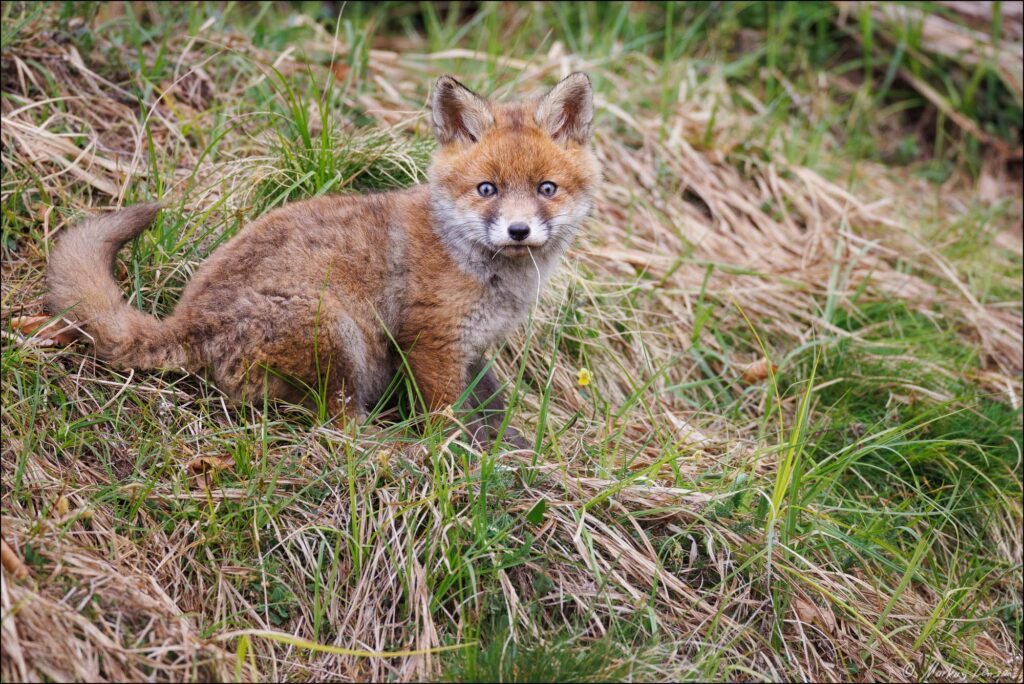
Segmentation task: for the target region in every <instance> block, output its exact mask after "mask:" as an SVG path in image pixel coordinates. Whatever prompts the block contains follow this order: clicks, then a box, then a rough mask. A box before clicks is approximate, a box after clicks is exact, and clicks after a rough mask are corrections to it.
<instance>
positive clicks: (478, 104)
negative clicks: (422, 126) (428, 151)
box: [430, 76, 494, 145]
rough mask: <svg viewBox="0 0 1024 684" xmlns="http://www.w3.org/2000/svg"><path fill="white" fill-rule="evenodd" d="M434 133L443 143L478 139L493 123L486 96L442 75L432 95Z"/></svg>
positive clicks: (431, 107)
mask: <svg viewBox="0 0 1024 684" xmlns="http://www.w3.org/2000/svg"><path fill="white" fill-rule="evenodd" d="M430 109H431V112H430V118H431V121H432V122H433V124H434V135H436V136H437V141H438V142H439V143H441V144H442V145H447V144H449V143H453V142H456V141H463V142H468V143H475V142H476V141H478V140H479V139H480V138H481V137H482V136H483V134H484V131H486V130H487V129H488V128H490V127H491V126H492V125H493V124H494V116H493V115H492V114H491V107H490V105H489V104H487V100H485V99H484V98H482V97H480V96H479V95H477V94H476V93H474V92H473V91H472V90H470V89H469V88H467V87H466V86H464V85H462V84H461V83H459V82H458V81H456V80H455V79H454V78H452V77H451V76H442V77H441V78H439V79H437V83H435V84H434V92H433V93H431V95H430Z"/></svg>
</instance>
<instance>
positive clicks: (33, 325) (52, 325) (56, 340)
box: [11, 314, 82, 347]
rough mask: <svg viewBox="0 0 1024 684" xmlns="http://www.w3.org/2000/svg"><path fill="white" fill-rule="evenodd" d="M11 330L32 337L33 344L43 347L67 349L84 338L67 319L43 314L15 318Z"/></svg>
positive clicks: (12, 320)
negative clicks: (80, 338)
mask: <svg viewBox="0 0 1024 684" xmlns="http://www.w3.org/2000/svg"><path fill="white" fill-rule="evenodd" d="M11 328H12V329H13V330H14V331H15V332H18V333H20V334H22V335H24V336H26V337H32V340H33V343H35V344H38V345H39V346H41V347H66V346H68V345H69V344H71V343H72V342H74V341H75V340H77V339H78V338H79V337H81V336H82V332H81V330H80V329H79V328H78V326H76V325H75V324H74V323H71V322H70V321H68V320H67V319H66V318H56V319H54V318H53V317H52V316H46V315H42V314H38V315H34V316H15V317H14V318H12V319H11Z"/></svg>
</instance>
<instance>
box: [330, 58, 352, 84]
mask: <svg viewBox="0 0 1024 684" xmlns="http://www.w3.org/2000/svg"><path fill="white" fill-rule="evenodd" d="M351 71H352V67H350V66H349V65H347V64H342V63H341V62H334V63H333V64H331V73H332V74H334V80H336V81H337V82H338V83H344V82H345V81H346V80H347V79H348V75H349V73H351Z"/></svg>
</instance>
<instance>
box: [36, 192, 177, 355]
mask: <svg viewBox="0 0 1024 684" xmlns="http://www.w3.org/2000/svg"><path fill="white" fill-rule="evenodd" d="M159 210H160V205H159V204H155V203H154V204H137V205H135V206H133V207H131V208H129V209H124V210H122V211H119V212H117V213H115V214H111V215H108V216H100V217H96V218H91V219H87V220H85V221H83V222H82V223H80V224H78V225H76V226H74V227H73V228H71V229H70V230H68V232H67V234H66V235H64V237H62V238H60V239H59V240H58V241H57V246H56V247H55V248H54V250H53V252H52V253H51V254H50V260H49V264H48V266H47V272H46V280H47V285H48V286H49V294H48V295H47V305H48V306H49V309H50V313H51V314H53V315H58V316H63V317H64V318H67V319H68V320H70V321H73V322H75V323H77V324H78V325H79V326H81V327H82V328H83V329H84V330H85V331H86V332H87V333H88V334H89V335H90V336H91V337H92V338H93V340H94V343H95V345H96V354H97V356H99V357H100V358H103V359H106V360H108V361H111V362H113V363H116V364H118V365H120V366H125V367H129V368H140V369H141V368H176V367H180V366H183V365H185V363H186V354H185V347H184V346H183V345H182V343H181V340H180V336H179V335H178V333H177V332H176V331H175V330H174V328H173V326H172V325H171V324H169V323H167V322H162V321H159V320H157V319H156V318H154V317H153V316H149V315H147V314H144V313H142V312H141V311H139V310H137V309H134V308H132V307H131V306H130V305H129V304H128V302H127V301H125V299H124V297H123V295H122V294H121V291H120V289H119V288H118V286H117V283H116V282H115V281H114V278H113V276H112V275H111V268H112V266H113V261H114V256H115V255H116V254H117V252H118V250H120V249H121V247H122V246H124V244H125V243H126V242H128V241H129V240H131V239H132V238H134V237H135V236H137V235H138V234H139V233H141V232H142V231H144V230H145V229H146V228H148V227H149V226H150V224H152V223H153V219H154V218H155V217H156V214H157V212H158V211H159Z"/></svg>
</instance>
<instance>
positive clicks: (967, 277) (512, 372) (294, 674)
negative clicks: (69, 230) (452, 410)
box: [0, 3, 1024, 681]
mask: <svg viewBox="0 0 1024 684" xmlns="http://www.w3.org/2000/svg"><path fill="white" fill-rule="evenodd" d="M1009 5H1011V3H1004V4H1003V6H1004V9H1008V10H1009V11H1008V13H1007V14H1006V15H1005V16H1003V17H1002V18H999V19H992V18H991V17H988V18H978V17H975V16H973V15H970V14H969V13H967V14H965V12H967V10H964V9H963V8H959V9H958V8H957V7H951V6H950V5H949V4H948V3H946V4H937V3H936V4H930V3H929V4H915V5H899V6H897V9H896V10H892V9H891V8H887V7H886V6H883V5H882V4H880V3H879V4H862V5H858V6H856V7H854V8H853V9H846V8H845V6H843V5H840V4H834V3H728V4H723V3H686V4H685V5H682V4H680V5H675V4H658V3H642V4H628V5H627V4H619V5H615V4H612V3H608V4H604V3H594V4H588V3H577V4H573V5H570V4H559V3H544V4H536V5H528V4H506V3H503V4H477V3H451V4H447V5H440V4H436V3H423V4H402V3H384V4H379V5H368V4H361V3H347V4H345V5H344V7H342V4H341V3H293V4H292V5H282V4H273V5H271V4H262V5H258V6H256V5H247V4H231V3H227V4H222V3H195V4H193V3H176V4H167V3H135V4H130V5H129V4H124V3H81V4H74V3H45V4H44V3H6V4H5V5H4V8H3V17H2V18H3V36H2V38H3V46H4V47H3V52H2V61H3V77H2V84H0V85H2V100H0V104H2V111H3V124H2V127H0V140H2V148H0V155H2V163H3V170H4V173H3V180H2V184H0V210H2V220H0V227H2V239H0V249H2V256H3V260H2V275H3V284H2V291H0V292H2V295H0V304H2V318H3V326H4V333H5V336H4V338H3V347H2V352H0V366H2V375H0V379H2V385H0V399H2V402H3V414H2V422H0V425H2V436H3V447H2V461H0V465H2V488H0V515H2V521H3V539H4V542H5V544H6V545H8V546H9V547H10V549H11V551H12V552H13V556H14V557H15V558H16V559H18V560H19V561H20V563H21V564H22V565H23V567H24V568H25V569H26V570H27V575H26V576H18V575H19V574H21V573H18V572H17V569H18V566H17V565H14V564H13V562H14V561H11V563H12V565H11V566H10V567H9V566H8V561H7V560H5V564H4V574H3V582H2V586H0V599H2V601H0V603H2V628H0V629H2V633H3V640H2V647H0V655H2V660H0V669H2V673H3V679H4V680H5V681H8V680H10V681H14V680H27V679H42V678H46V679H54V680H81V681H98V680H104V681H105V680H124V679H145V680H161V681H163V680H207V679H218V680H255V679H266V680H281V679H288V680H309V679H335V680H337V679H341V680H355V679H359V680H365V679H372V680H377V681H380V680H384V679H387V680H415V679H423V678H432V679H441V680H445V681H478V680H491V681H548V680H559V681H603V680H608V681H612V680H622V679H627V680H645V681H646V680H657V681H679V680H685V681H690V680H711V679H714V680H725V679H730V680H731V679H756V680H794V679H803V680H815V681H820V680H830V681H834V680H845V679H855V678H856V679H885V680H901V681H905V680H937V679H938V680H954V679H956V680H959V679H968V680H987V681H1003V680H1017V679H1019V678H1020V676H1021V644H1022V642H1024V613H1022V608H1021V606H1022V593H1021V584H1022V556H1021V554H1022V546H1021V541H1020V540H1021V529H1022V526H1024V521H1022V517H1024V513H1022V505H1021V497H1022V481H1024V475H1022V458H1021V445H1022V443H1024V435H1022V413H1021V408H1020V407H1021V394H1022V387H1021V371H1022V368H1024V361H1022V357H1021V346H1022V337H1021V334H1022V333H1021V321H1022V306H1021V297H1022V288H1021V272H1022V271H1021V269H1022V261H1021V259H1022V257H1021V234H1020V225H1021V220H1022V215H1024V209H1022V197H1021V192H1020V171H1021V165H1020V159H1021V156H1020V146H1021V125H1022V114H1021V111H1022V105H1021V95H1020V93H1021V88H1020V83H1021V73H1020V70H1021V66H1020V64H1021V62H1020V28H1019V27H1020V20H1019V18H1016V19H1015V18H1014V15H1013V13H1012V7H1009ZM968 29H969V30H970V31H973V32H974V33H969V34H965V32H966V31H967V30H968ZM961 34H965V35H968V36H969V37H970V39H969V40H968V41H967V42H966V43H965V42H963V41H962V40H961V38H959V37H958V36H961ZM1014 60H1016V61H1014ZM570 69H584V70H586V71H588V72H589V73H590V74H591V76H592V78H593V80H594V84H595V88H596V92H597V112H598V121H597V127H596V148H597V150H598V153H599V156H600V158H601V160H602V163H603V165H604V171H605V173H604V175H605V181H604V184H603V187H602V190H601V193H600V195H599V197H598V202H597V208H596V209H595V211H594V214H593V217H592V219H591V220H590V222H589V225H588V228H587V229H586V230H585V231H584V234H583V235H582V236H581V237H580V239H579V240H578V241H577V244H576V245H574V247H573V249H572V250H571V251H570V253H569V256H568V258H567V259H566V262H565V263H564V264H563V266H562V267H561V269H560V270H559V272H558V274H557V276H556V277H555V279H554V282H553V283H552V285H551V286H550V288H549V291H548V292H547V293H546V294H545V296H544V298H543V299H542V302H541V304H540V305H539V307H538V308H537V309H536V311H535V313H534V315H533V318H532V319H531V321H530V323H529V325H528V326H527V327H526V328H525V329H524V330H522V331H520V332H518V333H517V334H516V335H515V336H513V338H512V339H510V340H509V342H508V343H507V344H506V345H505V346H504V347H503V348H502V349H501V350H499V353H498V354H497V357H496V360H495V368H496V370H497V373H498V374H499V376H500V377H503V378H506V379H508V387H507V390H508V391H509V394H510V398H511V404H512V410H511V411H510V414H509V421H510V424H511V425H514V426H515V427H517V428H518V429H520V430H521V431H523V433H524V434H526V435H529V436H530V437H532V442H533V444H534V446H535V448H534V449H533V450H531V451H518V452H509V453H487V452H484V453H479V452H475V451H473V450H472V449H470V448H469V447H468V446H467V445H465V444H463V443H462V441H461V440H460V438H459V437H458V433H457V430H456V426H455V425H453V424H452V423H451V421H450V420H448V418H446V417H445V416H444V415H443V414H441V415H435V416H431V417H423V416H420V415H417V414H416V413H414V412H408V411H406V412H404V413H402V414H401V415H400V416H399V417H398V418H397V419H395V420H393V421H391V422H386V423H384V422H382V423H381V424H380V425H378V428H379V429H378V430H377V431H369V430H363V431H360V432H358V433H351V432H342V431H340V430H338V429H336V428H335V427H334V426H332V425H331V424H330V423H328V422H325V420H324V419H323V416H321V415H317V414H316V413H315V412H310V411H307V410H303V409H301V408H298V407H291V406H285V405H270V404H267V403H265V404H263V405H255V406H232V405H229V404H227V403H226V402H225V401H224V400H223V399H222V397H221V395H220V394H219V393H218V391H217V390H216V388H215V387H213V386H212V385H210V384H208V383H206V382H205V381H203V380H202V379H201V378H197V377H192V376H185V375H182V374H180V373H175V372H164V373H142V372H136V373H123V372H119V371H116V370H114V369H111V368H109V367H107V366H106V365H104V364H102V363H99V362H97V361H96V360H95V359H94V358H93V356H92V355H91V353H90V350H89V348H88V346H87V345H79V346H72V347H68V348H63V349H54V348H46V347H40V346H38V345H35V344H33V343H32V340H25V339H22V338H20V337H19V336H17V335H13V334H12V333H11V332H10V327H9V326H10V324H9V321H10V318H11V317H12V316H14V315H18V314H20V313H22V312H24V313H38V311H39V308H40V299H39V297H40V295H41V294H42V292H43V283H42V273H43V269H44V266H45V259H46V255H47V254H48V251H49V249H50V247H51V246H52V241H53V240H54V239H55V238H56V237H59V235H60V233H61V231H62V230H63V229H64V228H65V227H66V226H67V225H69V224H70V223H73V222H74V221H75V220H77V219H78V218H79V217H80V216H81V215H82V214H83V213H84V212H86V211H89V210H98V209H101V208H104V207H108V206H112V205H117V204H131V203H134V202H138V201H145V200H151V199H161V200H163V201H164V202H165V203H166V207H167V208H166V209H165V210H164V211H163V212H162V214H161V216H160V218H159V219H158V221H157V224H156V225H155V226H154V228H153V229H152V230H150V231H148V232H147V233H146V234H145V235H143V236H142V237H140V238H139V239H138V240H137V241H136V242H135V243H134V244H133V245H132V246H131V248H130V249H126V250H125V251H124V252H123V253H122V254H121V255H120V257H119V259H118V262H117V265H116V273H117V276H118V278H119V279H120V280H121V282H122V284H123V286H124V290H125V292H126V294H127V295H128V296H130V297H131V298H132V301H133V302H134V303H135V304H136V305H137V306H139V307H140V308H142V309H144V310H146V311H150V312H153V313H156V314H158V315H165V314H166V313H167V312H168V311H170V310H171V308H172V307H173V305H174V302H175V301H176V300H177V298H178V295H179V294H180V292H181V288H182V287H183V286H184V284H185V283H186V282H187V281H188V280H189V278H190V276H191V274H192V273H193V272H194V270H195V268H196V266H197V265H198V264H199V263H201V262H202V260H203V259H204V258H205V257H206V256H207V255H208V254H209V253H210V252H212V250H214V249H215V248H216V247H217V246H218V245H219V244H221V243H223V241H225V240H226V239H228V238H229V237H230V236H232V235H233V234H234V233H235V232H236V231H238V230H240V229H244V228H243V226H244V225H245V224H246V223H248V222H249V221H251V220H252V219H254V218H256V217H258V216H260V215H261V214H263V213H265V212H266V211H269V210H270V209H271V208H273V207H275V206H279V205H281V204H283V203H285V202H289V201H295V200H299V199H302V198H305V197H310V196H314V195H318V194H324V193H337V192H363V191H373V190H383V189H388V188H393V187H403V186H407V185H409V184H412V183H416V182H421V181H422V180H423V179H424V171H425V168H426V165H427V163H428V160H429V155H430V152H431V150H432V149H433V143H432V141H431V140H430V133H429V127H428V126H427V125H426V121H425V118H424V111H425V110H424V106H425V103H426V96H427V92H428V89H429V85H430V82H431V80H432V79H433V78H434V77H436V76H437V75H440V74H441V73H453V74H456V75H458V76H459V78H460V79H461V80H463V81H465V82H466V83H467V84H469V85H471V86H473V87H475V88H478V89H479V90H481V91H482V92H485V93H488V94H492V95H494V96H498V97H506V96H511V95H517V94H524V93H528V92H530V91H531V90H536V89H538V88H540V87H543V86H545V85H550V84H551V83H553V82H554V81H555V80H556V78H557V77H558V76H559V75H560V74H562V73H564V72H566V71H568V70H570ZM766 360H769V361H771V362H773V363H774V364H776V365H777V369H774V370H773V366H771V365H769V364H768V363H766ZM581 369H586V370H587V371H588V372H589V374H590V378H591V380H590V382H589V383H587V384H585V385H584V384H582V383H581V382H580V381H579V377H580V376H579V371H580V370H581ZM758 369H760V370H758ZM395 391H396V392H397V393H398V395H400V396H406V395H409V396H408V400H407V401H405V403H406V404H407V405H412V403H413V402H414V401H415V398H414V396H412V395H413V394H414V389H413V388H411V387H409V385H408V383H407V382H402V381H401V379H400V381H399V382H397V383H396V386H395ZM5 558H6V556H5Z"/></svg>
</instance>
